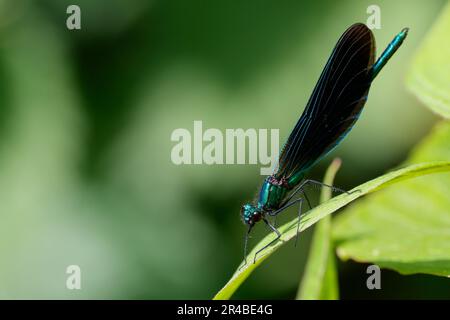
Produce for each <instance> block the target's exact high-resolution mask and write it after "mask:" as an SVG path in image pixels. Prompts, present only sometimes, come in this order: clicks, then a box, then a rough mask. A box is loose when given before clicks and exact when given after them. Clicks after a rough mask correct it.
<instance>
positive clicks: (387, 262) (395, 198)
mask: <svg viewBox="0 0 450 320" xmlns="http://www.w3.org/2000/svg"><path fill="white" fill-rule="evenodd" d="M436 159H441V160H450V123H448V122H447V123H441V124H439V125H438V126H437V127H436V128H435V129H434V130H433V132H432V133H431V134H430V136H429V137H427V138H426V139H425V140H424V141H423V142H422V143H421V144H420V145H419V147H418V148H417V149H416V151H415V152H414V153H413V154H412V155H411V157H410V159H409V160H408V162H407V163H413V162H419V161H433V160H436ZM333 236H334V239H335V240H336V241H337V242H338V249H337V253H338V256H339V257H340V258H342V259H344V260H346V259H353V260H355V261H358V262H370V263H375V264H377V265H379V266H380V267H384V268H389V269H393V270H396V271H398V272H400V273H402V274H412V273H428V274H433V275H440V276H450V174H441V175H432V176H427V177H421V178H419V179H414V180H410V181H407V182H405V183H402V184H400V185H397V186H395V187H392V188H389V190H384V191H382V192H379V193H377V194H374V195H373V196H371V197H367V198H366V199H364V200H363V201H361V202H358V203H357V204H356V205H354V206H353V207H351V208H348V209H347V210H346V211H345V212H344V213H342V214H341V215H339V216H338V217H336V219H334V223H333Z"/></svg>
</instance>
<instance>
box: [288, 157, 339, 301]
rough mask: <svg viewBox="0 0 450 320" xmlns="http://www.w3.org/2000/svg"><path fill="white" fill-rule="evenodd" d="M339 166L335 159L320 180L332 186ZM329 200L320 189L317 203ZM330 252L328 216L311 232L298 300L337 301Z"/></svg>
mask: <svg viewBox="0 0 450 320" xmlns="http://www.w3.org/2000/svg"><path fill="white" fill-rule="evenodd" d="M340 166H341V160H340V159H334V160H333V162H332V163H331V165H330V166H329V167H328V170H327V172H326V173H325V178H324V180H323V182H324V183H325V184H328V185H333V181H334V177H335V176H336V173H337V171H338V170H339V168H340ZM330 199H331V189H330V188H325V187H322V193H321V196H320V202H321V203H322V202H325V201H328V200H330ZM331 248H332V244H331V215H328V216H326V217H324V218H323V219H322V220H320V221H319V222H318V223H317V225H316V227H315V228H314V236H313V240H312V243H311V247H310V250H309V255H308V260H307V261H308V262H307V264H306V270H305V274H304V275H303V279H302V282H301V285H300V288H299V291H298V293H297V299H300V300H317V299H333V300H335V299H338V284H337V277H336V270H335V263H334V252H333V250H332V249H331ZM322 293H323V295H322Z"/></svg>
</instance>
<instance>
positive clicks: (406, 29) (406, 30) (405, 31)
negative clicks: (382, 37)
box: [401, 27, 409, 36]
mask: <svg viewBox="0 0 450 320" xmlns="http://www.w3.org/2000/svg"><path fill="white" fill-rule="evenodd" d="M408 31H409V28H408V27H406V28H403V29H402V31H401V33H403V34H404V35H405V36H406V35H407V34H408Z"/></svg>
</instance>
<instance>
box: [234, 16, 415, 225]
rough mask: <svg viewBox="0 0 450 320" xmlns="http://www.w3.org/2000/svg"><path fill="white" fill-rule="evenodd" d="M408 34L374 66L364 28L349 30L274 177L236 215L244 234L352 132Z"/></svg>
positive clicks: (277, 209)
mask: <svg viewBox="0 0 450 320" xmlns="http://www.w3.org/2000/svg"><path fill="white" fill-rule="evenodd" d="M407 32H408V29H407V28H405V29H403V30H402V31H401V32H400V33H399V34H398V35H397V36H396V37H395V38H394V39H393V40H392V41H391V43H390V44H389V45H388V46H387V48H386V49H385V50H384V52H383V53H382V54H381V56H380V57H379V58H378V60H377V61H376V62H374V55H375V39H374V37H373V34H372V32H371V31H370V30H369V29H368V28H367V27H366V26H365V25H363V24H354V25H353V26H351V27H350V28H348V29H347V31H346V32H345V33H344V34H343V35H342V37H341V39H339V41H338V43H337V45H336V47H335V49H334V50H333V52H332V54H331V56H330V59H329V60H328V62H327V65H326V66H325V69H324V71H323V72H322V75H321V77H320V78H319V82H318V83H317V85H316V87H315V89H314V91H313V94H312V96H311V98H310V100H309V101H308V105H307V106H306V108H305V111H304V112H303V114H302V116H301V118H300V119H299V121H298V122H297V124H296V126H295V128H294V129H293V131H292V133H291V135H290V136H289V139H288V141H287V143H286V144H285V146H284V148H283V152H282V154H281V155H280V159H279V165H278V169H277V171H276V172H275V173H274V174H272V175H271V176H269V177H268V178H266V179H265V180H264V182H263V184H262V186H261V189H260V192H259V196H258V199H257V203H256V204H245V205H244V206H243V207H242V209H241V215H242V218H243V221H244V223H245V224H247V225H248V226H249V230H248V232H250V229H251V227H252V226H253V225H254V224H255V223H256V222H258V221H260V220H261V219H264V221H265V222H266V223H267V220H265V216H266V215H267V214H269V215H276V214H277V213H278V212H280V211H282V210H283V209H284V208H285V207H287V206H289V204H287V202H288V201H289V200H290V199H291V198H292V196H290V195H292V194H293V190H294V189H295V188H296V187H298V186H299V184H300V183H301V182H302V181H303V179H304V177H305V174H306V172H307V170H308V169H309V168H310V167H311V166H313V165H314V164H315V163H316V162H317V161H319V160H320V159H321V158H323V157H324V156H325V155H326V154H328V153H329V152H330V151H332V150H333V149H334V148H335V147H336V146H337V145H338V144H339V142H340V141H341V140H342V139H343V138H344V137H345V136H346V135H347V133H348V132H349V131H350V130H351V128H352V127H353V125H354V123H355V122H356V120H357V119H358V117H359V115H360V113H361V111H362V108H363V106H364V103H365V102H366V100H367V96H368V92H369V88H370V84H371V82H372V81H373V80H374V79H375V77H376V76H377V75H378V73H379V72H380V70H381V69H382V68H383V67H384V65H385V64H386V63H387V61H388V60H389V59H390V58H391V57H392V55H393V54H394V53H395V52H396V50H397V49H398V48H399V47H400V45H401V44H402V42H403V40H404V39H405V38H406V35H407ZM335 88H337V89H336V91H335ZM271 227H272V230H274V231H275V230H276V229H274V228H273V226H271Z"/></svg>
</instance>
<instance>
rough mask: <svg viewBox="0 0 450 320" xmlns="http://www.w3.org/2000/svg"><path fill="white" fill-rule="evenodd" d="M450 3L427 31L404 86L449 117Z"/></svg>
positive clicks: (439, 112)
mask: <svg viewBox="0 0 450 320" xmlns="http://www.w3.org/2000/svg"><path fill="white" fill-rule="evenodd" d="M449 39H450V3H448V4H447V6H446V7H445V8H444V9H443V11H442V14H441V15H440V17H439V18H438V20H437V21H436V23H435V24H434V26H433V27H432V28H431V30H430V31H429V32H428V34H427V36H426V38H425V40H424V41H423V43H422V45H421V47H420V48H419V50H418V52H417V53H416V55H415V57H414V59H413V63H412V67H411V69H410V72H409V74H408V76H407V82H406V84H407V87H408V88H409V90H410V91H411V92H412V93H413V94H415V95H416V96H417V97H418V98H419V99H420V100H421V101H422V102H423V103H425V105H427V106H428V107H429V108H431V110H433V111H434V112H436V113H438V114H439V115H441V116H443V117H445V118H450V64H449V62H448V59H449V57H450V41H449Z"/></svg>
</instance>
